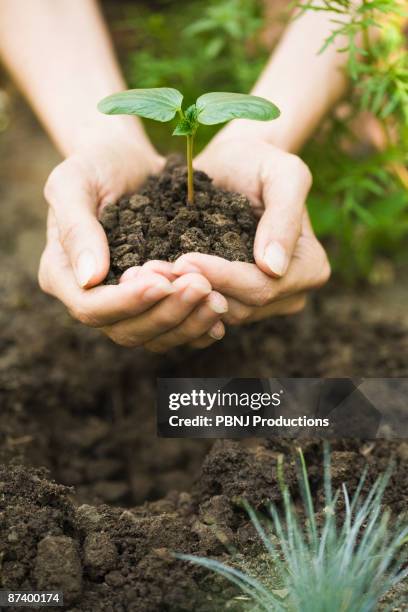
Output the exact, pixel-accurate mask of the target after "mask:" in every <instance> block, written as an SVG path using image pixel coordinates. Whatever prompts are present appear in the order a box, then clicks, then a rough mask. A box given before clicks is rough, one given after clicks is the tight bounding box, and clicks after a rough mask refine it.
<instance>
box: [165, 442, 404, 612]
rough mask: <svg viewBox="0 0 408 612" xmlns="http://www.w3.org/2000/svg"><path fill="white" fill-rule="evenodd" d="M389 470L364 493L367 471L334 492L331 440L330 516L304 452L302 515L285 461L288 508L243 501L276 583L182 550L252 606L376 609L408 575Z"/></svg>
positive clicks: (318, 611)
mask: <svg viewBox="0 0 408 612" xmlns="http://www.w3.org/2000/svg"><path fill="white" fill-rule="evenodd" d="M389 477H390V470H389V471H388V472H387V473H385V474H384V475H382V476H380V477H379V478H378V479H377V481H376V482H375V483H374V484H373V486H372V487H371V489H370V490H369V492H368V493H366V494H364V493H363V489H364V485H365V483H366V472H365V473H363V475H362V477H361V479H360V482H359V484H358V487H357V489H356V491H355V493H354V495H353V496H352V497H351V498H350V496H349V493H348V490H347V487H346V485H344V484H343V486H342V489H341V491H340V490H339V491H337V492H333V487H332V482H331V466H330V453H329V451H328V447H327V446H326V448H325V462H324V490H325V507H324V509H323V518H322V520H321V521H318V520H317V518H316V514H315V508H314V503H313V498H312V493H311V489H310V484H309V479H308V475H307V470H306V465H305V460H304V457H303V454H302V453H301V451H299V486H300V489H301V492H302V497H303V505H304V509H303V512H302V514H301V516H299V514H298V511H297V510H296V509H295V506H294V503H293V501H292V499H291V495H290V493H289V489H288V486H287V485H286V483H285V480H284V475H283V468H282V463H280V465H279V478H280V486H281V491H282V504H283V510H282V512H280V511H279V509H278V508H277V507H276V505H273V504H272V505H270V506H269V508H268V512H269V517H270V518H269V519H268V518H265V517H263V518H262V517H261V515H259V514H258V513H257V512H255V510H254V509H253V508H252V507H251V506H250V505H249V504H248V503H246V502H243V505H244V507H245V509H246V511H247V512H248V515H249V517H250V518H251V521H252V523H253V525H254V527H255V529H256V531H257V533H258V535H259V537H260V539H261V541H262V542H263V544H264V546H265V549H266V551H267V553H268V554H269V556H270V558H271V561H272V563H273V566H274V568H275V572H274V574H275V576H274V580H276V582H277V583H276V584H275V585H273V584H271V581H270V580H268V576H263V577H259V576H254V575H249V574H248V573H247V572H245V571H242V570H241V569H238V568H236V567H231V566H228V565H225V564H223V563H219V562H218V561H215V560H212V559H207V558H203V557H195V556H193V555H177V557H178V558H179V559H183V560H185V561H190V562H192V563H195V564H198V565H201V566H203V567H205V568H208V569H209V570H212V571H214V572H216V573H218V574H220V575H221V576H223V577H225V578H226V579H227V580H229V581H230V582H232V583H233V584H234V585H236V586H237V587H238V588H239V589H240V590H241V591H242V592H243V593H244V594H245V595H247V596H248V597H249V598H250V599H251V600H252V601H253V603H254V606H255V607H254V608H252V609H256V610H264V611H268V612H272V611H273V612H288V611H290V612H374V610H376V609H377V604H378V602H379V601H380V599H381V598H382V597H383V596H384V595H385V594H386V593H387V592H388V591H389V590H390V589H391V588H392V587H393V586H395V585H396V584H397V583H399V582H400V581H402V580H403V579H404V578H405V577H406V576H407V575H408V569H406V562H407V559H408V556H407V543H408V526H406V525H405V526H402V524H398V525H394V526H391V524H390V514H389V512H388V511H387V510H386V509H384V506H383V494H384V490H385V488H386V486H387V483H388V481H389ZM341 498H342V501H343V504H344V508H345V510H344V517H342V518H340V517H339V516H338V512H337V508H338V503H339V501H340V500H341ZM404 564H405V569H404ZM276 574H277V575H278V577H279V578H278V579H276ZM277 593H279V595H278V594H277ZM282 594H284V596H283V597H282Z"/></svg>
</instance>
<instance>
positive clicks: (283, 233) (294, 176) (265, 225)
mask: <svg viewBox="0 0 408 612" xmlns="http://www.w3.org/2000/svg"><path fill="white" fill-rule="evenodd" d="M262 174H263V189H262V197H263V203H264V206H265V211H264V213H263V215H262V217H261V219H260V221H259V224H258V228H257V232H256V236H255V244H254V257H255V261H256V264H257V266H258V267H259V268H260V269H261V270H262V271H263V272H265V273H266V274H269V275H272V276H277V277H281V276H284V274H285V273H286V270H287V269H288V266H289V263H290V260H291V257H292V254H293V251H294V249H295V246H296V242H297V240H298V238H299V235H300V231H301V224H302V216H303V211H304V205H305V200H306V197H307V194H308V191H309V189H310V186H311V174H310V171H309V169H308V167H307V166H306V165H305V164H304V163H303V162H302V160H301V159H300V158H299V157H296V156H295V155H289V154H288V156H287V157H286V159H285V162H284V165H283V167H280V168H279V171H278V172H277V171H276V168H274V169H273V170H270V171H268V169H266V171H265V172H263V173H262Z"/></svg>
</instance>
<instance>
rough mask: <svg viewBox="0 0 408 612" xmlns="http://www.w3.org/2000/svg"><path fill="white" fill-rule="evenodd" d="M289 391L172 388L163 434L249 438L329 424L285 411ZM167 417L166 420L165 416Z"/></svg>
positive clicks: (327, 421) (161, 433) (326, 421)
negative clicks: (179, 389)
mask: <svg viewBox="0 0 408 612" xmlns="http://www.w3.org/2000/svg"><path fill="white" fill-rule="evenodd" d="M284 403H285V390H284V389H278V390H276V391H275V390H269V391H266V390H251V389H249V390H248V391H244V390H242V389H241V390H239V391H238V390H237V391H234V390H231V389H228V390H226V389H225V388H222V386H221V388H218V389H215V390H211V391H208V390H206V389H203V388H201V389H199V388H194V389H189V390H185V391H172V392H169V393H168V395H167V406H166V408H167V410H165V415H163V410H162V411H161V417H162V418H161V424H162V425H164V427H165V431H164V433H163V427H162V431H161V432H160V431H159V434H160V435H167V436H170V437H172V436H175V437H179V436H182V437H184V436H186V437H187V436H191V437H229V436H233V437H245V436H247V435H254V433H255V432H257V430H258V429H260V430H262V431H263V434H264V435H265V433H268V431H267V432H265V429H266V430H270V432H271V433H273V432H274V430H276V429H285V430H287V428H290V429H293V428H303V427H327V426H329V419H328V418H315V417H311V416H308V415H305V414H301V415H300V414H296V415H295V414H290V415H286V414H285V409H284ZM162 408H163V407H162ZM163 416H164V419H163ZM163 421H164V422H163Z"/></svg>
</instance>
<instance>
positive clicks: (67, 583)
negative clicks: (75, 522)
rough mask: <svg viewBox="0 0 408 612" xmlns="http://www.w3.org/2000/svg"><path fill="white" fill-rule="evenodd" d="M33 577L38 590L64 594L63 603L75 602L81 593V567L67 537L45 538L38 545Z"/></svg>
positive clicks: (76, 551) (72, 541)
mask: <svg viewBox="0 0 408 612" xmlns="http://www.w3.org/2000/svg"><path fill="white" fill-rule="evenodd" d="M34 576H35V579H36V584H37V588H38V589H39V590H46V589H50V590H55V591H62V592H63V593H64V603H65V604H70V603H73V602H75V601H76V600H77V599H78V598H79V596H80V595H81V591H82V566H81V561H80V558H79V553H78V549H77V545H76V543H75V542H74V540H72V539H71V538H69V537H68V536H47V537H45V538H43V539H42V540H41V541H40V542H39V543H38V549H37V558H36V560H35V566H34Z"/></svg>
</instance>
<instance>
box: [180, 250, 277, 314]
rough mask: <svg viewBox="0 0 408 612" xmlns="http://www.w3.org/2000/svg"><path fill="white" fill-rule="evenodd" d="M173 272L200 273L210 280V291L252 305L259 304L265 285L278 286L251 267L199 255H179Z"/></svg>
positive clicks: (241, 263) (211, 256) (275, 282)
mask: <svg viewBox="0 0 408 612" xmlns="http://www.w3.org/2000/svg"><path fill="white" fill-rule="evenodd" d="M173 271H174V273H175V274H178V275H183V274H188V273H192V272H195V273H200V274H202V275H203V276H205V278H207V279H208V280H209V282H210V283H211V286H212V287H213V289H215V290H216V291H219V292H220V293H222V294H223V295H224V296H226V297H227V298H230V297H232V298H235V299H236V300H238V301H240V302H242V303H244V304H247V305H253V306H256V305H261V304H260V302H261V298H262V295H263V290H264V287H265V285H266V284H268V285H274V284H277V283H278V281H277V280H274V279H271V277H270V276H267V275H266V274H264V273H263V272H262V271H261V270H259V268H258V267H257V266H256V265H254V264H249V263H243V262H239V261H227V260H226V259H223V258H222V257H217V256H215V255H204V254H202V253H189V254H187V255H182V256H181V257H179V259H177V260H176V261H175V263H174V267H173ZM261 294H262V295H261Z"/></svg>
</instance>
